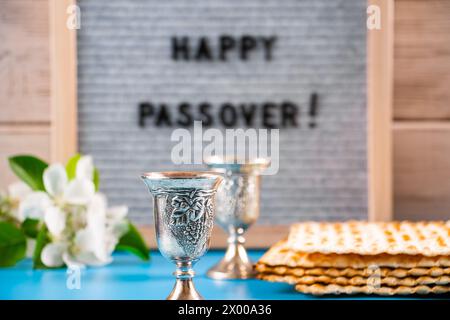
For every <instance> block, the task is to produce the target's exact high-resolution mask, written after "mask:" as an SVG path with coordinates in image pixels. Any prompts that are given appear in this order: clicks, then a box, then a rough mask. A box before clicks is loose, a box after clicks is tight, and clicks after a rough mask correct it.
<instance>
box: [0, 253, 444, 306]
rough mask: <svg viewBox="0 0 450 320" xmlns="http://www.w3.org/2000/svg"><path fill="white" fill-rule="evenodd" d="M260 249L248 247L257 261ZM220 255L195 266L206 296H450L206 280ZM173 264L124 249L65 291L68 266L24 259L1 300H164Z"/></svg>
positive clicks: (3, 285) (11, 271)
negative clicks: (329, 291)
mask: <svg viewBox="0 0 450 320" xmlns="http://www.w3.org/2000/svg"><path fill="white" fill-rule="evenodd" d="M263 252H264V251H262V250H250V251H249V254H250V256H251V258H252V259H253V260H254V261H256V260H257V259H258V258H259V257H260V256H261V255H262V254H263ZM222 255H223V251H221V250H211V251H209V252H208V253H207V254H206V255H205V256H204V257H203V258H202V259H201V260H200V261H199V262H198V263H197V265H196V266H195V270H196V273H197V275H196V277H195V285H196V287H197V290H198V291H199V292H200V293H201V294H202V295H203V296H204V297H205V299H225V300H227V299H232V300H246V299H273V300H295V299H297V300H298V299H423V298H434V299H436V298H443V299H450V295H438V296H436V295H434V296H432V295H430V296H408V297H395V298H390V297H389V298H386V297H378V296H366V295H362V296H338V297H336V296H327V297H314V296H310V295H305V294H301V293H298V292H295V290H294V288H293V286H291V285H288V284H284V283H270V282H266V281H261V280H256V279H255V280H228V281H217V280H211V279H209V278H207V277H206V276H205V273H206V271H207V270H208V268H210V267H211V266H212V265H214V264H215V263H216V262H217V261H219V260H220V258H221V257H222ZM173 270H174V266H173V264H172V263H170V262H168V261H167V260H165V259H164V258H163V257H162V256H161V255H160V254H159V252H157V251H152V252H151V261H150V262H142V261H141V260H139V259H138V258H136V257H135V256H133V255H131V254H128V253H117V254H115V255H114V262H113V263H111V264H110V265H108V266H105V267H89V268H86V269H82V271H81V277H80V289H72V290H70V289H68V287H67V280H68V275H67V270H65V269H56V270H33V269H32V268H31V261H30V260H29V259H27V260H23V261H21V262H20V263H19V264H18V265H16V266H14V267H11V268H4V269H0V299H165V298H166V296H167V295H168V294H169V292H170V291H171V289H172V286H173V284H174V277H173V275H172V272H173Z"/></svg>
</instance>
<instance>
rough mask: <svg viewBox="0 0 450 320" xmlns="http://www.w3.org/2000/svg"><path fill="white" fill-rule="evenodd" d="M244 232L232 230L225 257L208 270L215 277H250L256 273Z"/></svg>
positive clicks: (219, 278) (220, 278)
mask: <svg viewBox="0 0 450 320" xmlns="http://www.w3.org/2000/svg"><path fill="white" fill-rule="evenodd" d="M244 243H245V238H244V237H243V236H242V233H237V232H232V233H231V234H230V235H229V237H228V247H227V251H226V252H225V256H224V257H223V259H222V260H221V261H220V262H219V263H218V264H217V265H215V266H214V267H213V268H211V269H210V270H209V271H208V276H209V277H211V278H213V279H218V280H222V279H248V278H253V276H254V275H255V273H254V270H253V264H252V262H251V260H250V258H249V256H248V254H247V250H245V247H244Z"/></svg>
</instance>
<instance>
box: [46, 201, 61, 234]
mask: <svg viewBox="0 0 450 320" xmlns="http://www.w3.org/2000/svg"><path fill="white" fill-rule="evenodd" d="M44 221H45V224H46V225H47V228H48V230H49V231H50V233H51V234H52V235H54V236H59V235H60V234H61V233H62V232H63V231H64V229H65V227H66V213H65V212H64V211H62V210H61V209H59V208H57V207H54V206H52V207H50V208H48V209H47V211H46V212H45V216H44Z"/></svg>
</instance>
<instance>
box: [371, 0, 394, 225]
mask: <svg viewBox="0 0 450 320" xmlns="http://www.w3.org/2000/svg"><path fill="white" fill-rule="evenodd" d="M369 4H372V5H377V6H379V7H380V9H381V29H380V30H377V29H375V30H369V31H368V41H367V45H368V47H367V54H368V69H367V92H368V97H367V98H368V119H369V122H368V164H369V220H371V221H388V220H391V218H392V137H391V135H392V130H391V123H392V76H393V66H392V63H393V20H394V3H393V0H387V1H386V0H370V1H369Z"/></svg>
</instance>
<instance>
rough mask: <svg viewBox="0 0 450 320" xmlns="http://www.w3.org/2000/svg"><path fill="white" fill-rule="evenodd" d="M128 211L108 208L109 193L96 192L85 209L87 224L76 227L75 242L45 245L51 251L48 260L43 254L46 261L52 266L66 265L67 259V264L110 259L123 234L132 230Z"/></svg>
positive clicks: (104, 262)
mask: <svg viewBox="0 0 450 320" xmlns="http://www.w3.org/2000/svg"><path fill="white" fill-rule="evenodd" d="M127 212H128V209H127V207H113V208H110V209H108V208H107V202H106V198H105V196H104V195H103V194H101V193H96V194H95V195H94V196H93V197H92V200H91V202H90V203H89V204H88V206H87V208H86V211H85V212H84V213H85V218H86V225H85V227H84V228H81V229H79V230H75V236H74V239H73V241H72V245H71V246H68V245H67V244H64V243H58V246H54V245H55V244H56V243H51V244H48V245H47V246H50V247H49V248H48V249H47V246H46V247H45V248H44V250H47V251H46V258H45V261H44V258H43V257H42V261H43V263H44V264H45V265H47V266H52V267H54V266H62V265H63V264H64V263H65V264H66V265H67V266H73V265H77V266H83V265H85V264H86V265H93V266H102V265H105V264H108V263H110V262H111V261H112V257H111V254H112V253H113V251H114V249H115V247H116V245H117V243H118V241H119V239H120V237H121V236H122V235H123V234H125V233H126V232H127V231H128V229H127V227H128V224H127V222H126V220H125V217H126V215H127ZM51 245H52V246H51ZM42 254H44V251H43V253H42Z"/></svg>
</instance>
